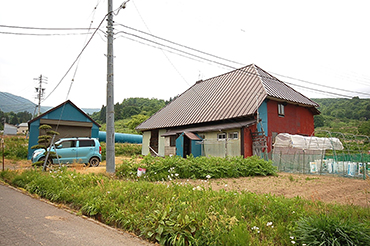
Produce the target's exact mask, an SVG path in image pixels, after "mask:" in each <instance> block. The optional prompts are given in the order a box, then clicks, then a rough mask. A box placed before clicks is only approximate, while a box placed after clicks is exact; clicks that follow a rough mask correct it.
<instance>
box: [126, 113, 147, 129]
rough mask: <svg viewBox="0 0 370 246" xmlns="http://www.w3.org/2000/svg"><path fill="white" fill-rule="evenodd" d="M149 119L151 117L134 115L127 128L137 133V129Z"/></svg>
mask: <svg viewBox="0 0 370 246" xmlns="http://www.w3.org/2000/svg"><path fill="white" fill-rule="evenodd" d="M148 118H149V116H147V115H142V114H138V115H133V116H131V120H130V121H129V122H128V123H127V126H128V127H129V128H130V129H131V130H133V131H135V128H136V127H137V126H138V125H140V124H141V123H142V122H144V121H145V120H146V119H148Z"/></svg>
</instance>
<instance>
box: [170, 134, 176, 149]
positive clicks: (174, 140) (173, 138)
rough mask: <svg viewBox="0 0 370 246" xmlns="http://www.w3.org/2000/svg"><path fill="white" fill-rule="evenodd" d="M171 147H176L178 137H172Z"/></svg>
mask: <svg viewBox="0 0 370 246" xmlns="http://www.w3.org/2000/svg"><path fill="white" fill-rule="evenodd" d="M170 146H171V147H175V146H176V136H170Z"/></svg>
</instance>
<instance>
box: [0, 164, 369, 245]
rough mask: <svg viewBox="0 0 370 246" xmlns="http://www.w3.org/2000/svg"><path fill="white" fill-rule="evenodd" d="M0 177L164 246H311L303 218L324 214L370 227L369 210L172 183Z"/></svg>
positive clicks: (62, 175)
mask: <svg viewBox="0 0 370 246" xmlns="http://www.w3.org/2000/svg"><path fill="white" fill-rule="evenodd" d="M0 178H1V179H3V180H6V181H7V182H9V183H11V184H12V185H15V186H19V187H23V188H25V189H26V190H28V191H29V192H32V193H35V194H38V195H40V196H41V197H44V198H46V199H49V200H51V201H53V202H57V203H64V204H67V205H69V206H70V207H72V208H74V209H76V210H78V211H79V212H80V213H81V214H84V215H87V216H90V217H93V218H96V219H98V220H100V221H103V222H104V223H106V224H108V225H111V226H116V227H119V228H122V229H124V230H127V231H131V232H133V233H135V234H137V235H139V236H141V237H143V238H147V239H149V240H151V241H153V242H159V243H160V244H161V245H292V241H293V242H297V243H306V244H307V245H309V243H310V242H309V241H305V240H306V239H305V238H303V235H304V234H305V233H307V232H306V230H304V229H303V230H302V229H299V228H301V227H302V225H303V224H304V222H302V221H304V219H305V218H311V217H312V218H316V217H319V216H320V215H322V214H325V215H326V217H327V218H330V219H331V220H333V221H337V220H339V221H346V220H351V221H352V222H351V223H352V224H351V225H352V226H357V225H361V226H360V227H356V228H369V226H370V211H369V209H368V208H361V207H355V206H339V205H326V204H323V203H321V202H312V201H306V200H303V199H301V198H299V197H296V198H293V199H287V198H284V197H281V196H274V195H268V194H265V195H257V194H254V193H249V192H241V193H236V192H226V191H224V190H221V191H219V192H216V191H213V190H211V189H210V188H209V187H207V186H201V187H197V188H194V187H192V186H190V185H187V184H185V185H184V184H183V185H177V184H176V182H172V183H170V184H168V183H167V182H166V183H165V182H158V181H157V182H147V181H143V180H139V181H123V180H118V179H115V178H110V177H107V176H104V175H102V174H100V175H95V174H89V175H86V174H79V173H76V172H75V171H73V172H72V171H68V170H66V169H64V168H63V169H61V170H58V171H53V172H46V173H45V172H41V171H39V170H26V171H23V172H22V173H20V172H12V171H4V172H1V173H0ZM211 181H212V179H211ZM322 223H325V222H322ZM316 227H317V226H314V228H316ZM303 228H304V227H303ZM323 230H326V229H325V228H324V229H323ZM365 232H366V231H364V233H365ZM348 234H349V235H350V236H352V235H353V234H352V231H349V232H348ZM315 240H316V239H315ZM317 240H320V239H317ZM323 245H325V244H323Z"/></svg>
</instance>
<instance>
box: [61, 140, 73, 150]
mask: <svg viewBox="0 0 370 246" xmlns="http://www.w3.org/2000/svg"><path fill="white" fill-rule="evenodd" d="M59 146H60V147H59V148H61V149H65V148H73V147H76V141H73V140H71V141H63V142H62V143H61V144H60V145H59Z"/></svg>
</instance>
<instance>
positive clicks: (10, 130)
mask: <svg viewBox="0 0 370 246" xmlns="http://www.w3.org/2000/svg"><path fill="white" fill-rule="evenodd" d="M16 134H17V127H16V126H13V125H10V124H7V123H5V124H4V135H16Z"/></svg>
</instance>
